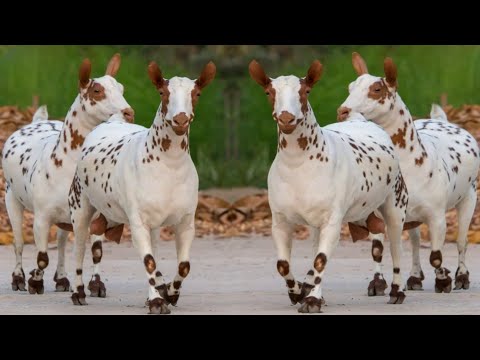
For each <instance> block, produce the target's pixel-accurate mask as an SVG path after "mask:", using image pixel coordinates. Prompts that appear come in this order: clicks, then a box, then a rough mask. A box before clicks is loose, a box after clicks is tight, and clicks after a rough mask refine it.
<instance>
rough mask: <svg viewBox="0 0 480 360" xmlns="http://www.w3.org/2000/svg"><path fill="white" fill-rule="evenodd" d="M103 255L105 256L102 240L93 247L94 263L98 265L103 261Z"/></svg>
mask: <svg viewBox="0 0 480 360" xmlns="http://www.w3.org/2000/svg"><path fill="white" fill-rule="evenodd" d="M102 255H103V251H102V242H101V241H100V240H97V241H95V242H94V243H93V245H92V258H93V263H94V264H98V263H99V262H100V261H101V260H102Z"/></svg>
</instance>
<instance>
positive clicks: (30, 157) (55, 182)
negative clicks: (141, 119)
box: [2, 75, 130, 279]
mask: <svg viewBox="0 0 480 360" xmlns="http://www.w3.org/2000/svg"><path fill="white" fill-rule="evenodd" d="M92 82H95V83H98V84H101V85H102V86H103V87H104V88H105V94H106V98H105V99H104V100H101V101H97V102H96V104H95V105H91V103H90V101H89V100H84V98H83V96H82V95H83V94H84V93H85V92H86V91H87V88H88V86H87V87H86V88H85V89H82V88H80V91H79V94H78V95H77V97H76V99H75V101H74V102H73V104H72V106H71V107H70V109H69V111H68V113H67V116H66V118H65V122H60V121H55V120H47V119H48V112H47V108H46V106H45V105H44V106H42V107H40V108H39V109H38V110H37V111H36V113H35V115H34V117H33V122H32V124H30V125H27V126H25V127H23V128H21V129H19V130H17V131H16V132H14V133H13V134H12V135H11V136H10V137H9V138H8V139H7V141H6V143H5V147H4V149H3V158H2V164H3V169H4V176H5V180H6V184H7V191H6V206H7V211H8V215H9V218H10V221H11V223H12V228H13V232H14V237H15V243H14V245H15V254H16V257H17V261H16V266H15V270H14V274H13V275H17V276H21V277H22V278H23V270H22V251H23V236H22V216H23V210H24V209H28V210H30V211H32V212H33V213H34V214H35V220H34V238H35V244H36V246H37V250H38V252H44V253H46V252H47V242H48V236H49V230H50V227H51V226H52V225H54V224H58V223H67V224H70V213H69V206H68V192H69V189H70V186H71V183H72V179H73V176H74V173H75V168H76V163H77V160H78V159H79V157H80V150H81V146H82V144H81V143H80V142H81V141H80V139H82V138H84V137H86V136H87V134H88V133H89V132H90V131H91V130H92V129H93V128H94V127H95V126H97V125H98V124H100V123H101V122H103V121H105V120H107V119H108V118H109V117H110V116H111V115H112V114H116V113H122V111H123V110H124V109H127V108H130V105H128V103H127V102H126V101H125V99H124V97H123V86H122V85H121V84H120V83H118V82H117V81H116V80H115V79H114V78H113V77H111V76H109V75H105V76H102V77H100V78H96V79H93V80H90V83H89V85H90V84H92ZM82 106H84V107H85V110H83V108H82ZM74 114H75V115H74ZM73 139H76V141H73ZM54 154H55V155H54ZM52 156H53V157H52ZM67 235H68V234H67V233H66V232H63V231H61V230H60V229H58V232H57V240H58V249H59V252H58V265H57V278H58V279H62V278H65V277H66V275H67V274H66V272H65V266H64V258H65V241H66V239H67ZM42 275H43V272H42Z"/></svg>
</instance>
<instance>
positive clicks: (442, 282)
mask: <svg viewBox="0 0 480 360" xmlns="http://www.w3.org/2000/svg"><path fill="white" fill-rule="evenodd" d="M450 291H452V278H451V277H450V276H447V278H446V279H435V292H436V293H437V294H440V293H442V292H444V293H446V294H448V293H449V292H450Z"/></svg>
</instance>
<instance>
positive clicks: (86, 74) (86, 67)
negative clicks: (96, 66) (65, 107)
mask: <svg viewBox="0 0 480 360" xmlns="http://www.w3.org/2000/svg"><path fill="white" fill-rule="evenodd" d="M91 72H92V63H91V62H90V60H89V59H84V60H83V61H82V64H81V65H80V69H79V70H78V80H79V83H80V87H81V88H83V89H84V88H86V87H87V85H88V83H89V82H90V73H91Z"/></svg>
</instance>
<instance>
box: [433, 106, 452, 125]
mask: <svg viewBox="0 0 480 360" xmlns="http://www.w3.org/2000/svg"><path fill="white" fill-rule="evenodd" d="M430 118H432V119H435V120H440V121H447V122H448V118H447V114H446V113H445V111H443V109H442V107H441V106H440V105H438V104H432V109H431V110H430Z"/></svg>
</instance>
